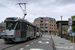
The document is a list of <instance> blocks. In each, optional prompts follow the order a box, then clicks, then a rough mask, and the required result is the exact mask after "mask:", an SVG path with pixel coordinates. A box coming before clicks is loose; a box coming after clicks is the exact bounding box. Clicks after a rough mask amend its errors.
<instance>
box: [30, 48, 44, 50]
mask: <svg viewBox="0 0 75 50" xmlns="http://www.w3.org/2000/svg"><path fill="white" fill-rule="evenodd" d="M30 50H44V49H39V48H31V49H30Z"/></svg>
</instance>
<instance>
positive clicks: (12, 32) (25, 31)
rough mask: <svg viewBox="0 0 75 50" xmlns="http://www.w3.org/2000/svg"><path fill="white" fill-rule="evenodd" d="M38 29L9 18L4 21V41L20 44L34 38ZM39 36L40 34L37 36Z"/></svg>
mask: <svg viewBox="0 0 75 50" xmlns="http://www.w3.org/2000/svg"><path fill="white" fill-rule="evenodd" d="M37 31H38V32H39V33H40V29H39V28H38V27H36V26H35V25H34V24H32V23H30V22H28V21H27V20H24V19H19V18H17V17H9V18H6V20H5V31H4V36H3V39H4V41H12V42H20V41H25V40H27V39H32V38H36V37H37V35H36V32H37ZM39 35H40V34H39Z"/></svg>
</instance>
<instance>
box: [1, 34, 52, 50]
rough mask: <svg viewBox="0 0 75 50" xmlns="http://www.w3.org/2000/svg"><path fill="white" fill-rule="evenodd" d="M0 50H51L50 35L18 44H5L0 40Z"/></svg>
mask: <svg viewBox="0 0 75 50" xmlns="http://www.w3.org/2000/svg"><path fill="white" fill-rule="evenodd" d="M0 50H53V48H52V40H51V37H50V35H43V36H42V37H41V38H38V39H33V40H30V41H25V42H20V43H11V42H10V43H5V42H4V40H2V39H0Z"/></svg>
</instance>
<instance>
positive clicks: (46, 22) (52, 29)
mask: <svg viewBox="0 0 75 50" xmlns="http://www.w3.org/2000/svg"><path fill="white" fill-rule="evenodd" d="M34 24H35V25H37V26H38V27H39V28H41V29H42V32H44V33H56V32H57V24H56V20H55V19H54V18H50V17H39V18H36V19H35V20H34Z"/></svg>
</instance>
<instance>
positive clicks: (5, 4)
mask: <svg viewBox="0 0 75 50" xmlns="http://www.w3.org/2000/svg"><path fill="white" fill-rule="evenodd" d="M19 2H21V3H28V4H27V16H26V18H25V19H27V20H28V21H30V22H33V21H34V19H35V18H37V17H51V18H55V19H56V20H60V19H61V18H60V16H61V15H62V16H63V20H68V18H70V17H71V16H73V15H75V0H0V22H1V21H3V20H4V19H5V18H7V17H20V18H23V12H22V10H21V8H20V7H19V5H18V4H17V3H19Z"/></svg>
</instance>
